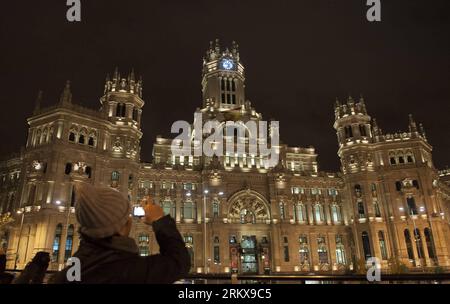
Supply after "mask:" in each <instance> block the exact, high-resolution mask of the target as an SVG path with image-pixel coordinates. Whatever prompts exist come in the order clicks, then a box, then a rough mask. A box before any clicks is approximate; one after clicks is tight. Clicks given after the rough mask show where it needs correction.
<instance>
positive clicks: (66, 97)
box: [59, 80, 72, 104]
mask: <svg viewBox="0 0 450 304" xmlns="http://www.w3.org/2000/svg"><path fill="white" fill-rule="evenodd" d="M59 102H60V103H61V104H67V103H71V102H72V93H71V92H70V80H67V81H66V85H65V87H64V90H63V92H62V94H61V98H60V100H59Z"/></svg>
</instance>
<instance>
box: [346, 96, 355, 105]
mask: <svg viewBox="0 0 450 304" xmlns="http://www.w3.org/2000/svg"><path fill="white" fill-rule="evenodd" d="M347 103H354V101H353V97H352V96H351V95H350V94H349V95H348V99H347Z"/></svg>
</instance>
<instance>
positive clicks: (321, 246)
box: [317, 236, 328, 264]
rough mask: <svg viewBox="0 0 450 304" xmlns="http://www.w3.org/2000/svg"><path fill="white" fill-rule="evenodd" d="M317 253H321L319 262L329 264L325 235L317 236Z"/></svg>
mask: <svg viewBox="0 0 450 304" xmlns="http://www.w3.org/2000/svg"><path fill="white" fill-rule="evenodd" d="M317 253H318V255H319V264H328V250H327V245H326V242H325V237H323V236H319V237H318V238H317Z"/></svg>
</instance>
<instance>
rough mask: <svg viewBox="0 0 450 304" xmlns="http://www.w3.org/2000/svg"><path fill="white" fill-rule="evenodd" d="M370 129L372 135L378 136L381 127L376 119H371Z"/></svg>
mask: <svg viewBox="0 0 450 304" xmlns="http://www.w3.org/2000/svg"><path fill="white" fill-rule="evenodd" d="M372 129H373V135H374V136H380V135H381V129H380V128H379V127H378V123H377V119H376V118H373V119H372Z"/></svg>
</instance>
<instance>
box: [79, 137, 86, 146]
mask: <svg viewBox="0 0 450 304" xmlns="http://www.w3.org/2000/svg"><path fill="white" fill-rule="evenodd" d="M84 138H85V137H84V134H80V137H78V143H79V144H82V145H84V142H85V141H84Z"/></svg>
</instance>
